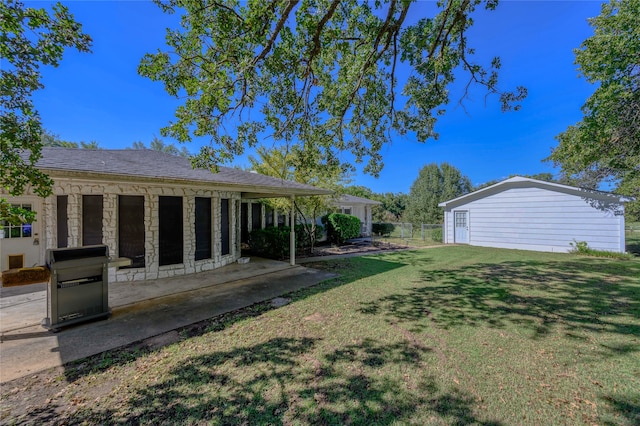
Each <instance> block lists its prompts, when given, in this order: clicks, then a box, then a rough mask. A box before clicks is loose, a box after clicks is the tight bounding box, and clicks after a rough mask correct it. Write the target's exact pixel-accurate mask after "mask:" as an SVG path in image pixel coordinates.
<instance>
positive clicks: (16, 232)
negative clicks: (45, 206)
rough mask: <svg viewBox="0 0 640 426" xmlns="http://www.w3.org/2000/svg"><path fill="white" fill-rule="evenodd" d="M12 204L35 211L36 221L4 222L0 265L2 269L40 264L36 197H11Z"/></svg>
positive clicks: (38, 220) (38, 218) (39, 224)
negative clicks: (15, 223)
mask: <svg viewBox="0 0 640 426" xmlns="http://www.w3.org/2000/svg"><path fill="white" fill-rule="evenodd" d="M10 202H11V204H13V205H14V206H19V207H22V208H24V209H26V210H34V211H35V212H36V213H37V216H36V222H34V223H26V224H21V225H10V224H8V223H4V224H3V225H4V238H3V239H2V244H1V245H0V248H1V252H2V253H0V257H1V259H0V267H1V268H2V270H5V269H9V268H10V267H30V266H35V265H41V264H42V249H41V246H40V238H41V235H40V234H41V224H42V221H43V220H44V219H43V218H42V209H41V208H40V202H39V200H38V199H37V198H13V199H11V200H10Z"/></svg>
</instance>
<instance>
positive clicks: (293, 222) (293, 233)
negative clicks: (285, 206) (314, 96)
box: [289, 195, 296, 266]
mask: <svg viewBox="0 0 640 426" xmlns="http://www.w3.org/2000/svg"><path fill="white" fill-rule="evenodd" d="M295 201H296V196H295V195H292V196H291V214H290V215H289V221H290V222H291V232H290V233H289V253H290V254H289V256H290V259H289V263H290V264H291V266H294V265H295V264H296V231H295V228H296V212H295Z"/></svg>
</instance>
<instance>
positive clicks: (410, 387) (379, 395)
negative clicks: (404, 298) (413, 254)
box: [27, 338, 500, 425]
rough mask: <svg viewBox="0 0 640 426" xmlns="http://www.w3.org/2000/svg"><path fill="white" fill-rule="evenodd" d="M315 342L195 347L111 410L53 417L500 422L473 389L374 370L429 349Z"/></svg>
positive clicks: (399, 366)
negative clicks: (324, 347)
mask: <svg viewBox="0 0 640 426" xmlns="http://www.w3.org/2000/svg"><path fill="white" fill-rule="evenodd" d="M319 343H320V340H318V339H310V338H274V339H271V340H268V341H266V342H263V343H259V344H255V345H252V346H247V347H237V348H233V349H230V350H220V351H212V352H209V353H206V354H197V355H194V356H191V357H189V358H186V359H185V360H184V362H182V363H181V365H179V366H175V367H173V368H171V369H170V370H168V371H167V372H166V373H165V374H163V375H161V376H160V377H158V376H159V375H156V376H155V377H154V378H153V379H150V380H149V383H148V384H144V382H143V383H142V384H141V386H139V387H137V388H135V389H128V390H126V392H127V394H126V398H125V401H123V402H122V403H121V404H118V405H117V406H118V407H119V408H118V409H117V410H112V409H109V410H104V409H100V408H98V407H87V408H85V409H84V410H82V411H79V412H76V413H74V414H72V415H71V417H69V418H64V419H60V418H58V419H56V420H57V421H60V420H63V423H66V422H68V423H73V424H76V423H89V424H98V423H99V424H140V423H145V424H146V423H150V424H165V423H182V424H185V423H187V424H200V423H203V422H211V423H215V424H272V425H283V424H291V423H296V424H323V425H324V424H326V425H329V424H335V425H338V424H340V425H342V424H363V425H364V424H377V425H387V424H394V423H395V424H397V423H402V422H403V421H407V420H409V419H412V418H413V417H414V416H419V418H420V419H431V420H434V419H439V421H441V422H443V423H446V424H479V425H499V424H500V423H498V422H491V421H489V422H484V421H482V420H481V419H479V418H478V417H477V416H476V414H475V412H474V408H475V405H476V401H475V398H473V397H472V396H471V395H468V394H466V393H465V392H463V391H460V390H458V389H453V390H443V389H440V388H439V386H438V385H437V384H436V382H435V380H434V379H433V378H431V377H429V376H427V375H426V374H425V375H421V374H417V375H416V377H410V378H408V376H406V375H403V374H402V373H398V374H395V375H393V374H379V370H378V369H380V368H383V367H390V369H391V370H393V371H396V370H399V371H406V370H407V369H408V368H416V365H418V366H419V365H420V364H421V363H425V362H428V360H429V359H430V357H431V356H432V355H431V351H430V350H429V349H428V348H416V347H412V346H410V345H409V344H408V343H405V344H403V343H396V344H390V345H385V344H379V343H377V342H374V341H371V340H364V341H362V342H360V343H356V344H351V345H347V346H343V347H341V348H340V349H338V350H334V351H330V352H329V353H324V354H323V353H320V351H319V350H318V346H319ZM403 367H404V368H403ZM143 380H144V379H143ZM407 380H409V381H410V383H407ZM110 405H115V404H110ZM43 414H46V413H32V414H31V415H30V418H29V419H27V421H28V422H32V421H33V422H36V421H48V420H51V419H50V418H47V417H41V415H43Z"/></svg>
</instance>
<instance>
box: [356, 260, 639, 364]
mask: <svg viewBox="0 0 640 426" xmlns="http://www.w3.org/2000/svg"><path fill="white" fill-rule="evenodd" d="M360 312H362V313H365V314H371V315H384V316H386V317H387V318H388V320H389V321H398V320H400V321H407V322H410V323H411V325H410V326H413V327H414V328H415V329H416V330H420V329H422V328H424V327H426V326H428V325H427V324H425V323H424V322H423V321H429V322H430V323H432V324H435V325H437V326H439V327H441V328H445V329H446V328H449V327H453V326H458V325H485V326H489V327H506V326H508V325H514V324H518V325H520V326H523V327H526V328H529V329H531V330H532V332H533V333H532V335H533V337H534V338H538V337H542V336H544V335H546V334H547V333H549V332H550V331H552V329H554V328H555V327H564V329H565V332H566V333H568V334H570V333H573V334H577V333H579V332H581V331H589V332H595V333H615V334H619V335H625V336H637V335H639V334H640V326H639V325H638V318H640V263H637V262H608V261H599V260H596V259H585V260H573V259H572V260H570V261H558V262H539V261H511V262H503V263H495V264H473V265H470V266H467V267H462V268H458V269H451V270H449V269H436V270H424V271H423V272H422V278H421V283H420V285H418V286H414V287H412V288H410V289H409V290H408V291H407V292H402V293H398V294H394V295H390V296H386V297H383V298H381V299H379V300H375V301H373V302H369V303H365V304H363V306H362V307H361V308H360ZM603 349H604V350H606V351H608V352H610V353H612V354H615V353H626V352H635V351H638V350H640V347H639V345H638V344H629V345H625V346H624V347H605V346H603Z"/></svg>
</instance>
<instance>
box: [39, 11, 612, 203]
mask: <svg viewBox="0 0 640 426" xmlns="http://www.w3.org/2000/svg"><path fill="white" fill-rule="evenodd" d="M26 3H27V4H28V5H29V6H46V5H47V3H43V2H36V1H27V2H26ZM64 3H65V4H67V5H68V6H69V7H70V9H71V12H72V13H73V14H74V15H75V17H76V19H77V20H78V21H79V22H81V23H82V24H83V29H84V31H85V32H86V33H88V34H90V35H91V37H92V38H93V53H91V54H79V53H77V52H73V51H68V52H67V53H66V55H65V57H64V59H63V61H62V63H61V64H60V66H59V67H58V68H50V67H46V68H43V83H44V84H45V89H44V90H42V91H39V92H37V93H36V95H35V96H34V101H35V103H36V107H37V108H38V110H39V112H40V114H41V117H42V121H43V124H44V127H45V128H46V129H47V130H49V131H51V132H53V133H55V134H57V135H59V136H60V137H61V138H62V139H64V140H70V141H76V142H78V141H86V142H89V141H94V140H95V141H97V142H98V143H99V144H100V146H102V147H104V148H113V149H118V148H126V147H129V146H131V144H132V143H133V142H134V141H142V142H145V143H147V144H148V143H149V142H150V141H151V139H152V138H153V137H154V135H156V136H160V128H161V127H163V126H164V125H166V124H167V123H168V122H169V121H170V120H172V118H173V114H174V111H175V108H176V106H177V105H179V101H178V100H176V99H174V98H171V97H170V96H169V95H167V94H166V92H165V91H164V88H163V85H162V84H161V83H154V82H152V81H150V80H148V79H146V78H143V77H140V76H138V74H137V67H138V64H139V62H140V59H141V58H142V56H143V55H144V54H145V53H148V52H155V51H156V50H157V49H163V48H164V36H165V28H167V27H175V26H176V22H177V19H176V17H175V16H171V15H166V14H164V13H162V12H161V10H160V9H159V8H158V7H157V6H156V5H155V4H153V3H151V2H147V1H68V2H64ZM600 6H601V2H600V1H569V2H563V1H504V0H503V1H502V2H501V3H500V5H499V6H498V8H497V10H496V11H493V12H485V11H481V12H479V13H478V14H476V16H475V18H474V20H475V26H474V27H473V29H472V30H471V31H470V33H469V44H470V46H471V47H475V49H476V52H477V54H478V57H479V58H481V59H482V60H483V61H484V62H483V63H485V64H488V62H489V61H490V58H492V57H493V56H500V57H501V60H502V72H501V86H502V87H503V88H505V89H512V88H514V87H515V86H517V85H523V86H525V87H527V89H528V91H529V96H528V97H527V99H526V100H525V101H524V102H523V104H522V109H521V110H520V111H519V112H509V113H502V112H500V106H499V103H498V101H497V98H496V97H490V98H489V99H488V100H487V101H486V102H485V99H484V93H483V92H482V91H480V90H474V91H473V92H472V93H471V99H467V100H465V101H464V108H463V107H460V106H458V105H457V99H458V98H459V95H460V94H461V90H462V84H463V82H462V80H461V82H460V85H458V86H456V87H454V88H453V89H452V100H453V102H452V105H450V106H449V107H448V108H447V109H448V114H447V115H446V116H444V117H442V118H440V120H439V122H438V124H437V125H436V129H437V131H438V132H439V133H440V138H439V139H438V140H437V141H433V140H430V141H428V142H427V143H425V144H422V143H417V142H415V139H414V137H413V135H407V136H405V137H399V136H398V137H397V138H396V139H395V140H394V142H393V143H392V144H391V145H390V146H386V147H384V148H383V151H382V152H383V157H384V163H385V167H384V169H383V171H382V173H381V175H380V177H379V178H378V179H375V178H373V177H370V176H365V175H363V174H362V172H361V170H359V171H358V173H356V174H355V175H354V176H353V181H352V184H357V185H364V186H367V187H369V188H371V189H372V190H373V191H374V192H404V193H408V192H409V189H410V186H411V184H412V183H413V181H414V180H415V179H416V177H417V176H418V171H419V170H420V168H421V167H423V166H424V165H426V164H429V163H432V162H437V163H441V162H449V163H450V164H453V165H454V166H456V167H457V168H459V169H460V171H461V172H462V173H463V174H465V175H467V176H468V177H469V178H470V179H471V181H472V182H473V183H474V184H480V183H484V182H486V181H489V180H493V179H500V178H506V177H508V176H509V175H511V174H534V173H541V172H552V173H557V170H556V169H554V168H553V167H552V165H551V164H550V163H543V162H542V160H543V159H544V158H545V157H547V156H548V155H549V154H550V152H551V148H552V147H554V146H555V145H556V144H557V142H556V140H555V136H556V135H557V134H558V133H560V132H562V131H563V130H565V129H566V128H567V126H569V125H571V124H574V123H575V122H577V121H579V120H580V119H581V117H582V113H581V111H580V107H581V106H582V105H583V103H584V102H585V100H586V99H587V98H588V97H589V96H590V95H591V94H592V93H593V90H594V87H593V86H591V85H590V84H588V83H587V82H586V81H585V80H584V79H583V78H579V77H578V72H577V69H576V66H575V64H574V63H573V62H574V54H573V49H574V48H577V47H579V46H580V44H581V43H582V41H584V40H585V39H586V38H587V37H589V36H591V35H592V33H593V31H592V28H591V27H590V26H589V25H588V23H587V18H589V17H594V16H597V15H598V14H599V12H600ZM432 8H433V2H423V3H422V4H419V5H418V7H417V8H416V9H415V12H414V13H413V16H414V17H415V16H419V15H420V14H421V13H429V11H430V10H432ZM165 141H166V142H173V141H172V140H170V139H166V138H165ZM186 146H187V148H188V149H189V150H190V151H191V152H196V151H197V150H198V146H199V144H198V143H192V144H187V145H186ZM235 164H238V165H241V166H246V165H247V161H246V159H245V158H239V159H237V161H236V163H235Z"/></svg>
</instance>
